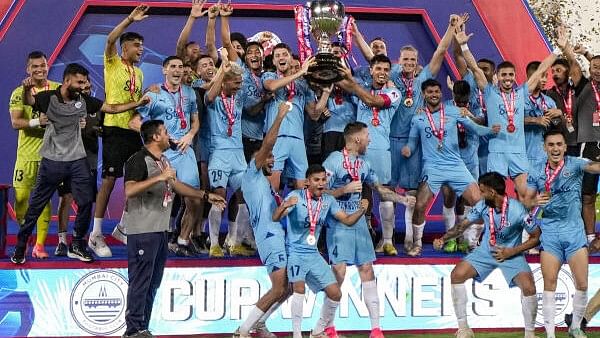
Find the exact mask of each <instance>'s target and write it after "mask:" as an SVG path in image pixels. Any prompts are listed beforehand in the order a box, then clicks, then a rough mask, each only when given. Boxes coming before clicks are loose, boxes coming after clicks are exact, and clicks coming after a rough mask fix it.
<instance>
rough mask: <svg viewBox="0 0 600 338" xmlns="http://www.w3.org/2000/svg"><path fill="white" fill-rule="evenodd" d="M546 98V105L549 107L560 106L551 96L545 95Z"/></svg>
mask: <svg viewBox="0 0 600 338" xmlns="http://www.w3.org/2000/svg"><path fill="white" fill-rule="evenodd" d="M542 95H544V94H542ZM544 100H546V106H548V109H553V108H558V106H557V105H556V101H554V99H552V98H551V97H550V96H548V95H544Z"/></svg>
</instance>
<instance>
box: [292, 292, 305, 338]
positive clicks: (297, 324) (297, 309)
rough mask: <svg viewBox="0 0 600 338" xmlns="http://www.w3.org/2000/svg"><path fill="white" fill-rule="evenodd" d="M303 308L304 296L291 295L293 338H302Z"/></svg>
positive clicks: (300, 294)
mask: <svg viewBox="0 0 600 338" xmlns="http://www.w3.org/2000/svg"><path fill="white" fill-rule="evenodd" d="M303 306H304V294H303V293H296V292H294V294H293V295H292V306H291V307H292V330H293V332H294V338H302V307H303Z"/></svg>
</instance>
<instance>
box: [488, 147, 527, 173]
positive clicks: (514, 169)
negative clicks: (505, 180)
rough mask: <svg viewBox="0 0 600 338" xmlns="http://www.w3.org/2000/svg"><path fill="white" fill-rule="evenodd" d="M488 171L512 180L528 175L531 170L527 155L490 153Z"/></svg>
mask: <svg viewBox="0 0 600 338" xmlns="http://www.w3.org/2000/svg"><path fill="white" fill-rule="evenodd" d="M487 170H488V172H492V171H495V172H497V173H499V174H500V175H503V176H504V177H511V178H512V177H517V176H519V175H520V174H527V171H528V170H529V161H527V154H519V153H492V152H490V153H489V154H488V160H487Z"/></svg>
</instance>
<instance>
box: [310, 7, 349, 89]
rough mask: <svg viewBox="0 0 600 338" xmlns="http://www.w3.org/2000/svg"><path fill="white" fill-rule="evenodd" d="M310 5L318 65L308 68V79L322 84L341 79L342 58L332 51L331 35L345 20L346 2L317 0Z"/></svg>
mask: <svg viewBox="0 0 600 338" xmlns="http://www.w3.org/2000/svg"><path fill="white" fill-rule="evenodd" d="M309 7H310V14H311V17H310V30H311V33H312V35H313V37H314V39H315V40H316V41H317V43H318V47H317V54H316V55H315V60H316V65H314V66H312V67H310V68H309V69H308V72H309V75H308V79H309V81H312V82H316V83H320V84H331V83H334V82H337V81H340V80H341V79H342V74H341V71H340V66H341V64H340V58H338V57H336V56H334V55H333V54H332V53H331V37H332V36H333V35H335V34H337V32H338V31H339V28H340V25H341V24H342V22H343V20H344V16H345V11H344V4H343V3H342V2H341V1H337V0H316V1H311V2H310V5H309Z"/></svg>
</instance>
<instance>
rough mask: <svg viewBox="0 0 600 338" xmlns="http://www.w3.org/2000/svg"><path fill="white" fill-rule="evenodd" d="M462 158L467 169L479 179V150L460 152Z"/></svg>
mask: <svg viewBox="0 0 600 338" xmlns="http://www.w3.org/2000/svg"><path fill="white" fill-rule="evenodd" d="M460 158H461V159H462V160H463V162H464V163H465V166H466V167H467V170H468V171H469V172H470V173H471V176H473V178H474V179H475V181H477V180H478V179H479V158H478V157H477V152H474V153H472V152H463V151H462V150H461V152H460Z"/></svg>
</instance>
